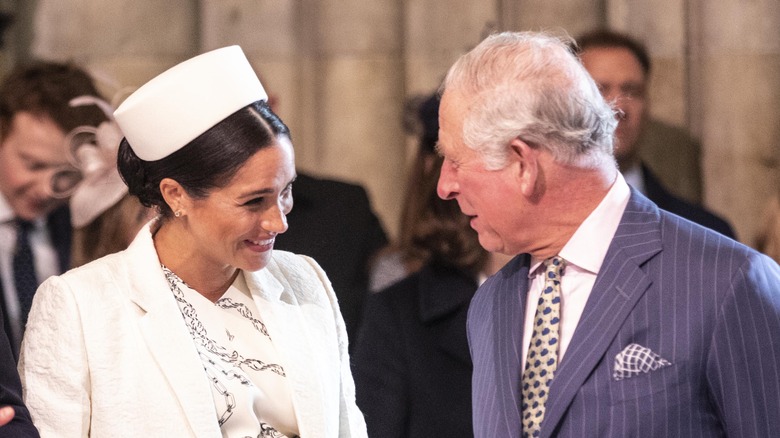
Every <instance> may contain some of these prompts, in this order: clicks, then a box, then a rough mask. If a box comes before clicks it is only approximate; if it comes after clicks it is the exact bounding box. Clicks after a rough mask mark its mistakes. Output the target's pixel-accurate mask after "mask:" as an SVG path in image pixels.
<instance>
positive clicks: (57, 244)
mask: <svg viewBox="0 0 780 438" xmlns="http://www.w3.org/2000/svg"><path fill="white" fill-rule="evenodd" d="M46 228H47V229H48V231H49V238H50V239H51V243H52V245H53V246H54V249H55V250H56V251H57V258H58V261H59V269H60V272H65V271H67V270H68V268H69V267H70V247H71V239H72V235H73V228H72V226H71V224H70V209H69V208H68V206H62V207H60V208H58V209H56V210H54V211H53V212H52V213H50V214H49V216H48V217H47V218H46ZM4 297H5V295H4V292H3V283H2V281H0V313H1V314H2V316H3V329H4V330H5V333H6V334H7V335H8V337H9V339H10V338H11V337H12V335H11V333H12V331H11V326H10V323H9V321H8V311H7V309H6V304H5V298H4ZM11 352H12V354H13V357H14V358H18V357H19V348H18V346H17V345H16V344H15V343H14V342H11Z"/></svg>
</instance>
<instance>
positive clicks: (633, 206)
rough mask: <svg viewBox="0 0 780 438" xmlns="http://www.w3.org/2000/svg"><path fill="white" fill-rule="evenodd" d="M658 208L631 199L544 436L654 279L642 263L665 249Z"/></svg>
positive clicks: (565, 365) (553, 397)
mask: <svg viewBox="0 0 780 438" xmlns="http://www.w3.org/2000/svg"><path fill="white" fill-rule="evenodd" d="M659 221H660V216H659V213H658V209H657V207H655V205H654V204H652V203H651V202H650V201H649V200H647V198H645V197H644V196H643V195H641V194H639V193H638V192H636V191H635V190H633V189H632V193H631V198H630V200H629V203H628V205H627V206H626V210H625V212H624V214H623V218H622V219H621V221H620V225H619V226H618V229H617V232H616V233H615V237H614V238H613V240H612V243H611V244H610V247H609V249H608V251H607V255H606V257H605V259H604V263H603V264H602V267H601V270H600V272H599V273H598V276H597V278H596V282H595V284H594V285H593V290H592V291H591V294H590V297H589V298H588V302H587V304H586V305H585V309H584V310H583V313H582V316H581V318H580V321H579V323H578V325H577V329H576V330H575V332H574V336H573V338H572V340H571V343H570V344H569V349H568V350H567V351H566V355H565V356H564V358H563V360H562V361H561V364H560V365H559V368H558V370H557V371H556V374H555V378H554V379H553V383H552V386H551V388H550V395H549V399H548V401H547V409H546V411H545V419H544V422H543V424H542V436H550V435H551V434H552V432H553V431H554V430H555V428H556V427H557V425H558V423H559V422H560V421H561V419H562V418H563V416H564V414H565V412H566V410H567V409H568V406H569V405H570V404H571V402H572V400H573V399H574V397H575V396H576V394H577V392H578V391H579V389H580V387H581V386H582V385H583V383H584V382H585V380H586V379H587V378H588V376H589V375H590V374H591V373H592V371H593V369H594V368H595V367H596V366H597V365H598V364H599V363H600V361H601V359H602V357H603V356H604V354H605V353H606V351H607V348H608V347H609V345H610V344H611V343H612V341H613V340H614V338H615V336H616V335H617V333H618V331H619V330H620V328H621V327H622V325H623V323H624V321H625V320H626V318H627V317H628V315H629V314H630V313H631V310H632V309H633V308H634V305H635V304H636V302H637V301H638V300H639V299H640V298H641V297H642V296H643V295H644V293H645V291H647V289H648V288H649V287H650V285H651V284H652V281H651V279H650V278H649V277H647V276H646V275H645V273H644V271H643V270H642V265H643V264H644V263H645V262H646V261H647V260H649V259H650V258H651V257H653V256H654V255H656V254H657V253H658V252H660V251H661V249H662V248H661V231H660V223H659Z"/></svg>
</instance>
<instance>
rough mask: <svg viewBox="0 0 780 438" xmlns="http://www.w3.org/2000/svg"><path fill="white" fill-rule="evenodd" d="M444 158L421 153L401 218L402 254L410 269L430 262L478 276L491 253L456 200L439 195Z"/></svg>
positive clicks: (422, 151)
mask: <svg viewBox="0 0 780 438" xmlns="http://www.w3.org/2000/svg"><path fill="white" fill-rule="evenodd" d="M443 161H444V159H443V158H442V157H441V156H439V155H436V154H432V153H430V152H427V151H425V150H424V149H421V150H420V151H419V152H418V156H417V159H416V162H415V164H414V167H413V168H412V172H411V174H410V178H409V181H408V185H407V189H406V200H405V202H404V207H403V212H402V217H401V230H402V232H401V236H400V239H399V242H398V246H399V249H400V251H401V257H402V259H403V261H404V263H405V264H406V265H407V267H410V268H411V270H416V269H417V268H419V267H422V265H424V264H426V263H427V264H431V265H435V266H440V267H450V268H456V269H459V270H461V271H464V272H467V273H469V274H472V275H476V274H478V273H479V272H480V271H481V270H482V269H483V268H484V267H485V264H486V263H487V260H488V253H487V251H485V250H484V249H483V248H482V246H481V245H480V244H479V237H478V235H477V232H476V231H474V230H473V229H472V228H471V227H470V225H469V221H470V218H469V217H468V216H466V215H464V214H462V213H461V211H460V207H458V203H457V201H455V200H444V199H441V198H439V196H438V195H437V194H436V184H437V183H438V180H439V173H440V172H441V166H442V163H443Z"/></svg>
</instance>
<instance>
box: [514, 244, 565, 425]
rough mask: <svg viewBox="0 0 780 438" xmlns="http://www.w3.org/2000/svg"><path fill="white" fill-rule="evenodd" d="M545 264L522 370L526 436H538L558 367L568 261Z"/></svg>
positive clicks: (552, 261) (545, 262) (553, 260)
mask: <svg viewBox="0 0 780 438" xmlns="http://www.w3.org/2000/svg"><path fill="white" fill-rule="evenodd" d="M544 265H545V272H544V277H545V280H544V290H543V291H542V294H541V296H540V297H539V302H538V304H537V307H536V316H535V317H534V326H533V335H532V336H531V345H530V346H529V347H528V357H527V358H526V362H525V370H524V371H523V380H522V389H523V391H522V393H523V405H522V408H523V437H535V436H539V433H540V431H541V426H542V420H543V419H544V410H545V404H546V402H547V395H548V393H549V391H550V384H551V383H552V379H553V376H554V374H555V369H556V368H557V367H558V327H559V323H560V307H561V306H560V305H561V276H562V275H563V268H564V265H565V261H564V260H563V259H562V258H561V257H557V256H556V257H553V258H550V259H547V260H545V261H544Z"/></svg>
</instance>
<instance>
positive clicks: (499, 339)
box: [474, 254, 531, 436]
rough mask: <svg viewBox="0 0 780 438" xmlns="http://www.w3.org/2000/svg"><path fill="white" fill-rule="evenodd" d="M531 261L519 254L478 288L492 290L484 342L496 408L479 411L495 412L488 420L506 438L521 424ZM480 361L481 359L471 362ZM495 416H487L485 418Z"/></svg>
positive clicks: (516, 430)
mask: <svg viewBox="0 0 780 438" xmlns="http://www.w3.org/2000/svg"><path fill="white" fill-rule="evenodd" d="M530 261H531V257H530V256H529V255H528V254H521V255H519V256H518V257H515V258H514V259H513V260H512V261H510V262H509V263H508V264H507V265H506V266H505V267H504V268H502V269H501V270H500V271H499V272H498V273H497V274H495V275H494V276H493V277H491V278H490V279H488V282H486V283H485V284H484V285H483V286H482V287H487V288H490V289H491V290H492V293H491V294H490V299H491V305H490V313H489V315H486V317H488V318H491V323H490V324H489V332H488V336H489V338H488V339H487V342H489V345H492V346H493V347H492V351H490V352H489V354H490V355H491V356H492V360H491V361H489V362H492V364H493V367H494V369H493V379H494V381H493V382H492V384H493V385H494V388H492V390H489V391H488V392H492V391H495V394H496V395H495V397H494V398H493V400H491V402H497V403H499V404H500V405H499V406H492V407H489V408H488V407H483V408H481V409H488V410H495V412H497V413H498V415H499V418H493V419H491V422H494V421H495V422H497V423H500V424H506V425H507V436H515V433H514V432H517V434H518V435H519V433H520V424H521V414H522V413H521V411H520V409H521V394H520V378H521V375H522V371H521V370H520V364H521V360H522V351H523V349H522V341H523V315H524V312H525V297H526V293H527V289H528V269H529V265H530ZM474 360H475V361H476V360H481V359H477V358H475V359H474ZM493 415H495V414H492V413H490V412H489V411H488V412H487V417H492V416H493Z"/></svg>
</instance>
